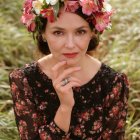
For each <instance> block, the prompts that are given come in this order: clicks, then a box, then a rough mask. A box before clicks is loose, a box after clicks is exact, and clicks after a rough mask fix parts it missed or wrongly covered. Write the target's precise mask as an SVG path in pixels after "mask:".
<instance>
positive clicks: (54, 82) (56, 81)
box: [53, 77, 81, 86]
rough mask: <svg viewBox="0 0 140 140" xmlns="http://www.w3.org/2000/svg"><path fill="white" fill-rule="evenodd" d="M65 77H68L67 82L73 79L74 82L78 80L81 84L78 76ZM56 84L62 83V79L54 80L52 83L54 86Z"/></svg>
mask: <svg viewBox="0 0 140 140" xmlns="http://www.w3.org/2000/svg"><path fill="white" fill-rule="evenodd" d="M67 79H68V81H69V82H72V81H74V82H78V83H79V84H81V81H80V80H79V79H78V78H75V77H68V78H67ZM57 84H60V85H63V80H61V81H60V80H59V79H56V80H54V81H53V85H54V86H55V85H57Z"/></svg>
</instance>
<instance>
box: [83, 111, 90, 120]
mask: <svg viewBox="0 0 140 140" xmlns="http://www.w3.org/2000/svg"><path fill="white" fill-rule="evenodd" d="M82 119H83V120H85V121H87V120H88V119H89V113H88V112H84V113H82Z"/></svg>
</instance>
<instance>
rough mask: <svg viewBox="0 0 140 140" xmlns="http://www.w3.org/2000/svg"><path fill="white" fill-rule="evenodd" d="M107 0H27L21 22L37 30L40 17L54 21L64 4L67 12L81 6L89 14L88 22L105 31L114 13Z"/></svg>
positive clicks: (34, 30) (74, 10) (83, 11)
mask: <svg viewBox="0 0 140 140" xmlns="http://www.w3.org/2000/svg"><path fill="white" fill-rule="evenodd" d="M105 1H106V0H26V1H25V3H24V8H23V15H22V17H21V22H22V23H23V24H24V25H25V26H26V27H27V29H28V31H29V32H33V33H34V32H36V31H37V30H38V29H39V27H38V26H41V25H40V24H37V23H41V22H40V18H46V19H47V20H48V21H50V22H54V21H55V20H56V18H57V16H58V13H59V9H60V8H61V6H62V5H63V6H64V10H65V11H67V12H73V13H74V12H76V10H77V9H78V8H80V7H81V9H82V13H83V14H84V15H87V16H88V17H89V18H87V19H86V20H87V22H91V23H92V24H93V25H94V27H95V29H96V30H97V31H99V32H103V31H104V30H105V29H106V28H110V26H111V21H110V17H111V15H112V13H113V10H112V8H111V6H110V5H109V4H108V3H107V2H105Z"/></svg>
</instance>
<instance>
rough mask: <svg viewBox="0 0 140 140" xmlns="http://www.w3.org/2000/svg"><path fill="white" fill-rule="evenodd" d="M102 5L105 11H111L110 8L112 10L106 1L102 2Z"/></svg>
mask: <svg viewBox="0 0 140 140" xmlns="http://www.w3.org/2000/svg"><path fill="white" fill-rule="evenodd" d="M103 7H104V9H105V11H106V12H111V10H112V7H111V5H110V4H108V3H106V2H104V6H103Z"/></svg>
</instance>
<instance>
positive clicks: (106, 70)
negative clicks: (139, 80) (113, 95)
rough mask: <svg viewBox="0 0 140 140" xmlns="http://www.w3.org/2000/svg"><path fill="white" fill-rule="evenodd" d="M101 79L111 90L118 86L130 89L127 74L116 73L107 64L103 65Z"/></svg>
mask: <svg viewBox="0 0 140 140" xmlns="http://www.w3.org/2000/svg"><path fill="white" fill-rule="evenodd" d="M101 79H102V80H101V81H102V84H104V85H105V86H106V87H107V88H108V89H110V90H112V88H113V87H114V86H116V85H120V88H127V89H128V88H129V81H128V77H127V76H126V74H125V73H122V72H119V71H116V70H115V69H113V68H111V67H110V66H108V65H106V64H102V69H101Z"/></svg>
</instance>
